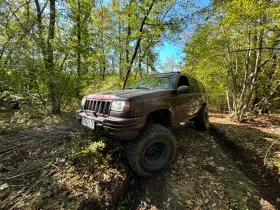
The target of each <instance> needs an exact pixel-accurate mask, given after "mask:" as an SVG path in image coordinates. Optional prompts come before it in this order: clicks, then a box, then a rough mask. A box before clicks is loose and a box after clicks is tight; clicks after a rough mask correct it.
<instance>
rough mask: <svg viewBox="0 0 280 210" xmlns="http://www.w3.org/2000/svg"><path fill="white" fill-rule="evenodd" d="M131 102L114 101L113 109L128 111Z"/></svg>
mask: <svg viewBox="0 0 280 210" xmlns="http://www.w3.org/2000/svg"><path fill="white" fill-rule="evenodd" d="M130 105H131V104H130V102H129V101H113V102H112V106H111V110H112V111H119V112H127V111H129V110H130Z"/></svg>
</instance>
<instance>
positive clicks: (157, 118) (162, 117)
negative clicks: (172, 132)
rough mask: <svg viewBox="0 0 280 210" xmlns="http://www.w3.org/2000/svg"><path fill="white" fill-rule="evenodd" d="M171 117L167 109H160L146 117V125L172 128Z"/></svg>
mask: <svg viewBox="0 0 280 210" xmlns="http://www.w3.org/2000/svg"><path fill="white" fill-rule="evenodd" d="M171 117H172V115H171V112H170V110H169V109H160V110H156V111H153V112H150V113H149V114H148V115H147V119H146V123H157V124H160V125H163V126H172V119H171Z"/></svg>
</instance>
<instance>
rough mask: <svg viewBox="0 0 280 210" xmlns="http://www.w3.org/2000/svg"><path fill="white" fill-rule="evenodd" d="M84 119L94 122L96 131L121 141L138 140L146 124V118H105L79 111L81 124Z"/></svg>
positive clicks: (78, 116) (78, 115)
mask: <svg viewBox="0 0 280 210" xmlns="http://www.w3.org/2000/svg"><path fill="white" fill-rule="evenodd" d="M83 117H84V118H88V119H92V120H94V122H95V128H94V130H95V131H97V132H100V133H104V134H105V135H107V136H110V137H112V138H115V139H119V140H131V139H134V138H136V137H137V136H138V134H139V133H140V132H141V130H142V129H143V127H144V125H145V123H146V116H144V117H134V118H118V117H112V116H108V117H106V118H105V117H95V116H91V115H87V114H86V113H85V112H83V111H82V110H77V118H78V120H79V122H80V123H81V119H82V118H83Z"/></svg>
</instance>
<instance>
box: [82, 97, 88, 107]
mask: <svg viewBox="0 0 280 210" xmlns="http://www.w3.org/2000/svg"><path fill="white" fill-rule="evenodd" d="M86 99H87V98H86V96H84V97H83V99H82V102H81V109H83V108H84V105H85V103H86Z"/></svg>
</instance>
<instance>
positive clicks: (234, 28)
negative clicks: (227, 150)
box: [185, 0, 280, 121]
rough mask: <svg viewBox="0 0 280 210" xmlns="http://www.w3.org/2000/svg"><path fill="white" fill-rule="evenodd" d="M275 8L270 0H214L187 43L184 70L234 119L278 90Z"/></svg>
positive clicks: (257, 107) (269, 99)
mask: <svg viewBox="0 0 280 210" xmlns="http://www.w3.org/2000/svg"><path fill="white" fill-rule="evenodd" d="M279 9H280V7H279V4H277V3H276V2H273V1H248V0H242V1H240V0H236V1H226V2H222V3H221V2H218V1H215V4H214V5H213V8H212V11H209V13H207V14H206V18H205V19H204V20H203V21H202V23H203V24H201V22H200V25H199V27H198V28H197V30H196V31H195V33H194V35H193V36H192V37H191V38H190V40H189V41H188V43H187V44H186V47H185V50H186V53H187V58H186V67H185V71H186V72H190V73H192V74H195V75H196V76H197V77H198V78H200V79H201V80H202V81H203V82H204V84H205V86H206V89H207V90H208V92H209V93H210V102H211V103H212V104H213V106H215V107H221V106H222V107H225V106H227V107H229V112H230V114H231V116H232V117H233V118H234V119H235V120H237V121H241V120H243V119H244V118H246V115H247V113H249V112H253V111H256V110H260V111H261V110H263V109H266V108H268V107H270V106H271V104H272V103H273V101H274V98H275V97H277V94H278V95H279V91H278V90H279V87H280V81H279V79H277V78H279V76H280V75H279V73H280V72H279V65H278V63H279V62H278V59H279V56H277V55H278V54H279V50H278V49H277V45H278V44H277V41H276V40H279V33H278V32H276V31H277V30H278V28H279V25H278V24H277V23H276V22H278V21H276V22H275V19H274V18H275V15H276V14H278V11H279ZM210 16H211V18H209V17H210ZM276 16H277V15H276ZM276 75H277V76H276ZM275 76H276V77H275Z"/></svg>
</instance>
